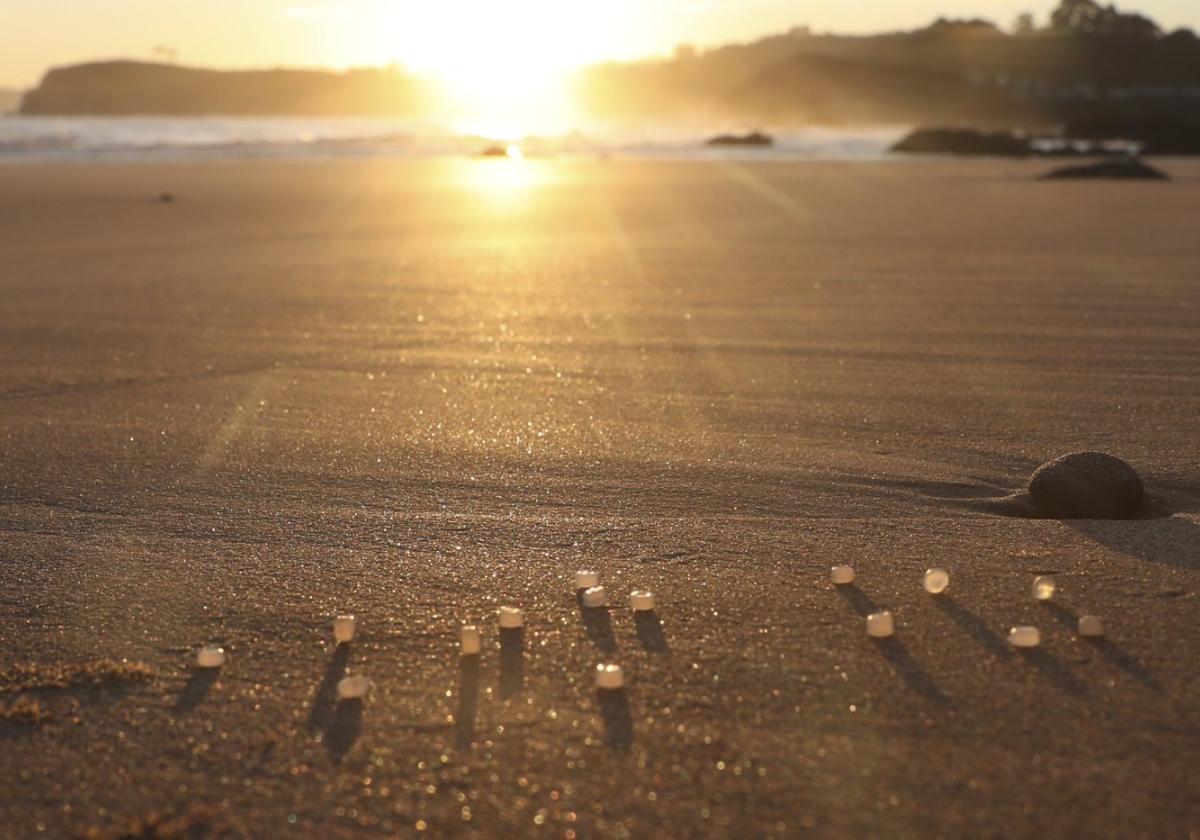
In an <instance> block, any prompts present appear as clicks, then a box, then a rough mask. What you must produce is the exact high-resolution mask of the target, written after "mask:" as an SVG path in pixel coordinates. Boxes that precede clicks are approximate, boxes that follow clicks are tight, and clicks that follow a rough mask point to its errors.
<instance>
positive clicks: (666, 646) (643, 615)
mask: <svg viewBox="0 0 1200 840" xmlns="http://www.w3.org/2000/svg"><path fill="white" fill-rule="evenodd" d="M633 623H634V624H635V625H636V626H637V637H638V642H639V643H641V645H642V648H643V649H645V650H648V651H650V652H651V653H667V652H668V651H669V650H670V649H671V645H670V643H669V642H668V641H667V634H666V633H664V632H663V626H662V619H660V618H659V617H658V613H656V612H655V611H654V610H638V611H637V612H635V613H634V614H633Z"/></svg>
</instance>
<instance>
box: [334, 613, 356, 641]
mask: <svg viewBox="0 0 1200 840" xmlns="http://www.w3.org/2000/svg"><path fill="white" fill-rule="evenodd" d="M354 628H355V622H354V616H352V615H339V616H338V617H337V618H335V619H334V620H333V638H334V640H335V641H336V642H337V643H338V644H339V645H345V644H349V643H350V642H352V641H353V640H354Z"/></svg>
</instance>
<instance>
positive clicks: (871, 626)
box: [867, 610, 896, 639]
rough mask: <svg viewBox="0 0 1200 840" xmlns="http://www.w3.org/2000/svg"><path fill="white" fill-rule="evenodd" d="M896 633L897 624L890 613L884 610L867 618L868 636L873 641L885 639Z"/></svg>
mask: <svg viewBox="0 0 1200 840" xmlns="http://www.w3.org/2000/svg"><path fill="white" fill-rule="evenodd" d="M894 632H896V624H895V622H894V621H893V620H892V614H891V613H890V612H889V611H887V610H884V611H883V612H877V613H871V614H870V615H869V616H867V635H868V636H870V637H871V638H872V639H885V638H887V637H888V636H890V635H892V633H894Z"/></svg>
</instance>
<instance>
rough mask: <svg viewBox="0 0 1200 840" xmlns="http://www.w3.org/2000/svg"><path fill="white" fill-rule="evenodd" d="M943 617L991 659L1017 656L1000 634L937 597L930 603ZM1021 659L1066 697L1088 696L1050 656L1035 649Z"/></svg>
mask: <svg viewBox="0 0 1200 840" xmlns="http://www.w3.org/2000/svg"><path fill="white" fill-rule="evenodd" d="M933 602H934V603H935V604H936V605H937V608H938V609H939V610H941V611H942V614H943V615H945V616H946V617H947V618H949V619H950V620H951V621H953V622H954V623H955V624H957V625H958V626H959V627H960V628H961V629H962V630H963V632H965V633H966V634H967V635H968V636H970V637H971V638H972V639H974V640H975V642H976V643H977V644H978V645H979V646H980V647H982V648H984V649H985V650H987V651H988V652H989V653H991V654H993V655H994V656H997V657H1001V658H1002V659H1003V660H1004V661H1009V659H1010V658H1011V657H1012V656H1013V655H1014V654H1015V653H1017V651H1015V650H1014V649H1013V647H1012V645H1010V644H1009V643H1008V641H1007V640H1005V639H1004V638H1003V637H1002V636H1001V635H1000V634H999V633H997V632H996V631H995V630H993V629H992V628H991V627H989V626H988V623H987V622H986V621H984V620H983V619H982V618H980V617H979V616H978V615H977V614H975V613H974V612H972V611H971V610H970V609H968V608H967V607H965V606H963V605H962V604H961V603H959V602H958V601H956V600H955V599H954V598H953V596H951V595H939V596H938V597H937V598H934V599H933ZM1020 654H1021V658H1022V660H1023V661H1025V662H1028V663H1029V664H1030V665H1032V666H1033V667H1034V668H1036V669H1037V670H1038V671H1040V672H1041V674H1042V675H1043V676H1044V677H1046V679H1048V680H1049V681H1050V682H1051V683H1053V684H1054V686H1055V687H1056V688H1058V689H1059V690H1060V691H1063V692H1065V693H1067V694H1073V695H1076V696H1080V695H1084V694H1087V686H1085V685H1084V684H1083V683H1082V682H1080V680H1079V679H1078V678H1077V677H1076V676H1075V675H1074V674H1072V673H1071V671H1070V670H1069V669H1068V668H1067V667H1066V666H1065V665H1063V664H1062V662H1060V661H1059V660H1058V659H1056V658H1055V657H1054V656H1052V655H1051V654H1049V653H1047V652H1046V651H1044V650H1041V649H1039V648H1035V649H1033V650H1026V651H1021V652H1020Z"/></svg>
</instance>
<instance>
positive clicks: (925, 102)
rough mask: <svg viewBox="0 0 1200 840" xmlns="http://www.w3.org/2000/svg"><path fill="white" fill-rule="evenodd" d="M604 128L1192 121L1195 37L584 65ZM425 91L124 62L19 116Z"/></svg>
mask: <svg viewBox="0 0 1200 840" xmlns="http://www.w3.org/2000/svg"><path fill="white" fill-rule="evenodd" d="M574 86H575V92H576V96H577V99H578V101H579V102H580V104H581V105H582V106H583V108H584V110H585V111H586V112H587V113H589V114H590V115H591V116H593V117H595V118H598V119H602V120H607V121H614V122H620V121H632V122H637V121H644V120H653V121H659V122H661V121H665V120H671V121H691V122H694V123H696V124H707V125H711V124H712V122H714V121H722V122H725V121H730V120H737V121H740V122H744V123H749V124H754V125H762V124H765V123H774V124H782V123H791V124H801V123H820V124H842V125H845V124H851V125H852V124H881V123H896V124H898V123H929V122H938V123H973V124H976V125H985V124H989V123H991V124H996V125H1004V126H1017V125H1019V126H1027V127H1030V126H1044V125H1051V124H1063V123H1066V122H1070V121H1077V120H1081V119H1084V120H1096V119H1101V120H1105V119H1113V118H1116V119H1130V118H1136V119H1145V118H1158V117H1163V116H1170V117H1172V118H1184V119H1191V120H1197V119H1200V39H1197V37H1196V35H1195V34H1193V33H1192V32H1191V31H1189V30H1186V29H1181V30H1178V31H1175V32H1169V33H1168V32H1165V31H1163V30H1162V29H1161V27H1159V26H1158V24H1156V23H1155V22H1154V21H1152V20H1150V19H1149V18H1146V17H1144V16H1142V15H1139V14H1136V13H1128V12H1122V11H1119V10H1117V9H1116V8H1114V7H1112V6H1102V5H1100V4H1098V3H1096V2H1093V0H1061V3H1060V5H1059V6H1058V7H1057V8H1056V9H1055V10H1054V11H1053V12H1052V13H1051V14H1050V16H1049V17H1048V19H1047V20H1046V21H1045V22H1044V23H1042V24H1040V25H1039V24H1038V22H1037V21H1035V20H1034V19H1033V18H1032V17H1031V16H1028V15H1025V16H1022V17H1021V18H1020V19H1018V21H1017V23H1016V24H1015V25H1014V26H1013V27H1011V28H1010V29H1008V30H1005V29H1001V28H1000V27H998V26H996V25H994V24H993V23H991V22H989V21H985V20H945V19H940V20H938V21H935V22H934V23H933V24H931V25H930V26H927V27H924V28H922V29H919V30H915V31H912V32H898V33H888V34H882V35H873V36H861V37H848V36H839V35H818V34H814V33H812V32H811V31H809V30H808V29H805V28H803V27H800V28H795V29H792V30H790V31H788V32H785V33H782V34H780V35H774V36H771V37H767V38H762V39H759V40H757V41H753V42H750V43H746V44H731V45H727V46H722V47H717V48H713V49H709V50H696V49H693V48H690V47H680V48H679V49H678V50H677V51H676V53H675V54H674V55H673V56H672V57H670V58H660V59H649V60H643V61H634V62H613V63H606V64H599V65H594V66H591V67H588V68H585V69H583V70H581V71H579V72H578V73H577V74H576V76H575V78H574ZM436 106H437V96H436V93H435V92H434V91H433V90H432V88H431V83H429V82H427V81H425V80H423V79H420V78H418V77H415V76H412V75H409V74H406V73H405V72H403V71H402V70H399V69H368V70H353V71H348V72H346V73H334V72H325V71H313V70H265V71H242V72H221V71H215V70H200V69H189V68H183V67H177V66H174V65H165V64H146V63H138V62H129V61H114V62H107V63H94V64H84V65H79V66H75V67H67V68H60V69H55V70H52V71H50V72H49V73H48V74H47V75H46V77H45V78H44V79H43V80H42V83H41V84H40V85H39V86H38V88H37V89H36V90H33V91H30V92H29V93H28V94H27V95H26V96H25V99H24V101H23V103H22V106H21V111H22V113H25V114H254V115H272V114H276V115H383V114H387V115H395V116H436V115H437V113H436Z"/></svg>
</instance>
